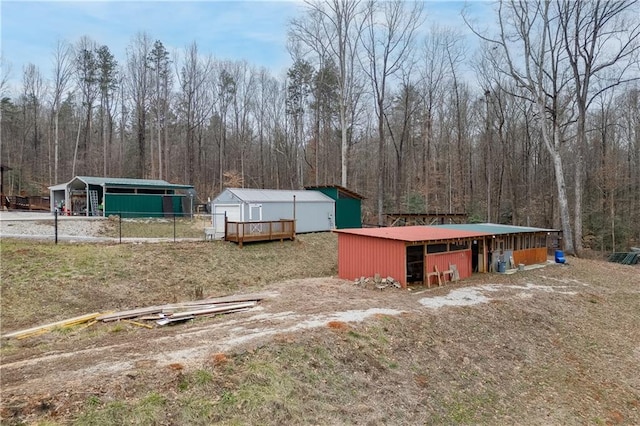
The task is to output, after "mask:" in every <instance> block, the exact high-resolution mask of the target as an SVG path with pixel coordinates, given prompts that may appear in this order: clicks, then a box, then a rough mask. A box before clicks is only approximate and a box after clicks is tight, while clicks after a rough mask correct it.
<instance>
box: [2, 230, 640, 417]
mask: <svg viewBox="0 0 640 426" xmlns="http://www.w3.org/2000/svg"><path fill="white" fill-rule="evenodd" d="M208 244H209V245H207V244H205V243H202V244H194V245H193V246H192V245H190V244H186V245H180V246H176V245H172V244H166V245H165V244H163V245H153V247H148V246H129V247H126V246H125V247H120V246H95V247H94V246H93V245H87V246H70V245H69V246H66V247H65V248H66V249H67V259H66V260H60V259H58V256H59V255H60V254H61V251H62V250H60V251H59V249H57V248H55V247H53V246H48V245H43V246H39V245H29V244H25V243H15V242H12V243H10V245H9V247H8V250H9V259H10V261H11V262H13V266H16V265H17V263H16V262H17V259H23V258H25V256H26V258H27V259H28V263H39V264H40V267H37V266H28V267H27V268H26V270H25V273H26V275H27V276H22V275H19V274H18V275H16V274H11V275H9V281H5V279H4V278H5V273H7V266H6V264H5V262H4V255H5V249H6V247H5V246H4V241H3V248H2V250H3V265H2V273H3V282H2V289H3V300H2V308H3V312H2V319H3V323H4V322H5V320H6V321H10V322H13V324H14V325H15V324H24V325H32V324H33V321H34V319H37V318H39V317H38V316H37V315H33V316H31V317H30V318H31V319H30V320H29V321H27V320H23V319H21V318H20V314H19V312H18V311H17V310H15V309H13V307H12V306H10V302H5V300H4V292H5V285H8V286H9V287H10V288H9V289H8V291H9V294H10V295H11V297H13V299H12V300H13V301H15V300H17V299H16V298H18V297H20V295H21V294H22V295H24V297H25V302H20V301H18V302H17V303H22V305H21V309H24V310H26V311H28V312H32V311H35V310H33V308H31V307H30V304H31V303H35V304H37V307H38V308H39V309H45V306H46V304H47V303H52V304H53V306H55V307H56V308H57V309H61V310H63V311H64V312H63V313H62V314H61V315H60V316H62V317H66V316H70V315H68V313H69V312H74V311H73V309H70V306H73V307H76V306H77V307H78V308H80V307H81V303H80V301H82V303H84V304H85V305H87V306H89V307H91V309H89V310H92V309H94V308H97V307H102V308H103V307H105V306H107V305H113V304H118V303H120V304H121V305H122V306H129V305H127V304H126V303H125V301H129V302H130V301H133V304H135V305H142V304H148V303H155V302H156V301H158V299H160V298H164V299H163V301H167V300H166V299H171V298H174V297H175V298H178V299H182V298H185V299H186V298H189V296H190V288H192V287H191V285H202V286H204V287H205V289H206V291H205V293H216V294H221V293H224V292H227V291H230V290H233V289H240V290H247V291H248V290H254V289H269V290H274V291H277V292H279V293H280V294H281V296H280V297H278V298H275V299H273V300H272V301H269V302H268V303H265V309H266V311H265V312H271V313H273V314H283V313H285V312H290V311H293V312H295V313H296V314H297V315H302V314H303V313H304V314H307V315H308V316H307V317H302V316H301V318H316V317H317V315H319V314H321V313H322V312H339V311H352V310H354V309H366V308H372V307H393V308H395V309H403V310H404V311H405V312H404V313H403V314H401V315H397V316H392V315H387V314H376V315H373V316H371V317H370V318H369V319H368V320H366V321H364V322H349V323H346V322H344V321H342V320H337V319H333V317H331V318H332V319H331V320H330V321H327V322H326V327H325V326H321V327H316V328H311V329H304V330H299V331H291V330H285V331H283V332H281V333H277V334H275V335H273V336H272V337H271V338H269V339H262V340H258V341H256V342H255V343H254V344H250V345H245V346H240V347H237V348H236V349H233V350H224V352H221V351H220V350H219V349H214V348H213V347H214V345H215V343H216V341H215V339H214V336H215V337H220V336H219V335H218V334H216V332H215V330H216V328H217V327H222V325H224V324H225V323H224V321H226V320H225V319H211V320H207V321H209V322H207V323H204V324H198V323H196V324H193V325H182V326H176V327H173V328H171V329H162V331H161V330H153V332H152V331H149V330H143V329H140V328H137V327H132V328H126V329H122V330H121V331H120V332H118V333H109V334H98V335H95V336H94V335H91V334H90V333H91V331H90V330H91V329H87V330H83V331H80V332H75V331H74V332H73V333H72V334H69V335H60V334H53V335H52V336H49V337H39V338H37V339H35V340H33V341H31V342H27V341H25V342H23V343H20V344H14V345H9V346H8V347H6V348H4V349H3V351H4V354H5V355H7V356H6V357H3V359H4V360H5V361H4V362H6V360H7V359H8V360H9V361H10V362H12V363H17V364H19V363H20V362H25V363H26V366H25V367H24V368H20V367H15V368H13V369H11V370H10V371H8V373H9V374H6V373H7V371H4V373H5V374H3V381H5V382H4V384H6V385H8V387H9V388H10V389H11V391H9V392H8V393H7V391H3V402H2V403H1V404H0V416H1V418H2V420H3V424H4V423H7V424H19V423H20V422H21V421H25V422H28V423H37V422H38V421H41V422H49V424H68V423H75V424H101V425H102V424H104V425H118V424H125V423H135V424H268V425H281V424H485V425H512V424H531V425H538V424H629V425H631V424H640V376H639V375H638V374H637V370H638V365H640V315H638V313H639V312H640V267H631V266H624V265H617V264H611V263H606V262H600V261H593V260H580V259H570V260H569V263H570V265H569V266H566V267H560V266H552V267H547V268H544V269H538V270H531V271H525V272H522V273H517V274H514V275H477V276H474V277H472V278H471V279H469V280H465V281H461V282H459V283H456V284H454V285H448V286H445V287H442V288H433V289H431V290H429V291H427V292H425V293H422V294H420V295H415V294H412V292H406V291H400V290H388V291H386V290H385V291H383V292H380V291H377V290H376V291H373V290H366V289H362V288H359V287H357V286H354V285H352V284H351V283H347V282H341V283H335V284H326V285H321V284H322V280H320V279H315V280H310V279H307V280H295V281H292V282H284V283H283V282H280V281H282V280H283V279H284V278H290V277H292V276H299V277H304V276H309V275H313V274H324V275H330V274H333V273H335V236H331V235H315V236H314V235H309V236H303V237H301V238H300V241H299V242H296V243H285V244H282V245H281V244H280V243H275V244H273V243H272V244H261V245H253V246H251V245H249V246H246V247H245V248H244V249H242V250H240V249H237V247H235V246H232V245H225V244H218V245H216V244H213V245H211V244H210V243H208ZM214 248H215V249H214ZM147 251H149V252H148V253H145V252H147ZM201 251H204V253H201ZM214 251H215V254H214ZM97 253H100V254H97ZM114 253H117V254H114ZM212 256H213V257H215V259H216V260H212ZM87 257H89V258H91V259H93V260H92V261H91V262H87V261H85V260H84V259H86V258H87ZM123 258H124V260H121V259H123ZM273 259H281V260H279V261H274V260H273ZM113 263H116V264H118V265H119V266H120V267H121V268H122V269H121V272H120V274H122V275H121V276H120V277H118V276H117V275H116V274H115V273H114V272H112V271H111V269H110V268H108V267H106V266H99V265H106V264H113ZM237 263H246V264H244V265H238V264H237ZM273 263H276V264H277V267H275V268H273V269H269V268H267V266H266V265H271V264H273ZM49 264H50V265H53V270H54V271H55V272H56V274H58V275H61V276H62V277H64V278H62V277H57V278H56V277H55V276H54V277H49V276H45V275H42V274H43V272H41V269H42V267H44V266H45V265H49ZM230 264H233V266H232V265H230ZM91 265H98V267H97V268H95V269H96V270H97V271H100V272H99V273H100V274H104V275H108V276H109V277H111V278H112V279H113V280H118V283H117V285H116V284H113V285H111V284H109V285H106V286H104V288H100V289H99V290H100V291H101V293H100V299H101V300H100V301H94V300H91V295H92V294H94V293H89V292H87V291H88V289H89V288H90V287H89V284H82V285H80V286H79V288H80V289H84V292H80V294H79V295H77V296H74V297H77V298H78V302H76V303H77V305H74V304H71V305H67V304H66V302H65V303H62V302H60V301H56V298H60V299H63V300H66V298H70V297H71V296H70V295H69V293H73V289H75V288H76V286H77V284H76V285H75V286H74V283H75V282H76V281H77V280H78V278H80V282H81V283H82V282H83V281H82V279H81V278H82V277H87V276H88V277H89V278H86V282H89V283H90V282H94V285H93V287H96V285H95V281H92V280H95V276H94V273H95V272H91V271H90V270H91ZM258 265H265V266H264V268H266V269H264V270H261V271H260V272H258V271H257V270H256V269H258ZM174 269H175V270H174ZM194 270H198V271H206V276H207V279H201V278H200V276H199V274H198V275H196V274H194V273H193V271H194ZM110 274H113V275H110ZM296 274H298V275H296ZM305 274H306V275H305ZM28 276H32V277H38V278H39V280H30V279H28ZM258 276H259V277H260V279H257V277H258ZM45 277H46V279H47V280H50V282H52V283H54V284H55V285H51V288H46V287H45V286H44V285H42V283H41V281H42V280H44V279H45ZM225 277H228V278H229V277H230V278H229V279H231V280H232V282H233V283H235V284H234V285H231V283H229V282H227V281H224V280H223V279H224V278H225ZM247 277H252V278H250V279H248V278H247ZM185 279H188V280H190V281H189V284H190V285H188V286H185V285H182V284H180V289H181V290H180V292H178V291H176V288H175V286H176V283H181V282H182V281H181V280H185ZM246 281H249V283H246V284H244V285H242V284H241V283H243V282H246ZM139 282H143V283H145V285H144V286H139V287H136V288H135V289H129V287H128V286H136V285H137V284H138V283H139ZM5 283H7V284H5ZM167 283H173V285H167ZM487 284H492V285H494V287H491V291H488V290H484V293H483V294H485V295H486V296H487V297H489V298H490V299H491V301H490V303H483V304H477V305H473V306H466V307H444V308H439V309H429V308H425V307H421V305H420V304H419V303H418V301H419V299H420V298H423V297H427V298H434V297H438V296H446V295H447V294H449V293H450V292H451V291H454V290H463V289H469V288H470V287H471V288H477V289H479V290H478V291H483V290H482V288H483V287H482V286H484V285H487ZM14 286H15V287H20V288H21V289H22V293H19V292H18V293H16V291H15V290H14ZM85 286H86V287H85ZM167 287H169V288H167ZM127 291H128V293H126V294H127V297H126V298H125V297H123V296H122V295H121V294H120V293H121V292H127ZM40 293H42V294H40ZM150 293H153V294H150ZM41 299H42V300H45V302H42V301H40V300H41ZM169 301H170V300H169ZM27 302H28V303H27ZM5 307H6V308H7V310H8V311H7V312H5ZM45 310H46V309H45ZM83 312H84V311H83ZM229 321H231V320H229ZM253 326H255V327H257V326H258V325H257V324H256V325H253ZM263 326H264V327H266V328H269V329H271V328H277V324H276V323H275V322H274V323H267V324H264V325H263ZM3 329H4V324H3ZM190 330H193V331H194V332H197V333H203V332H204V331H207V332H209V333H210V334H195V336H198V337H197V339H204V340H205V344H206V345H211V346H212V349H211V351H210V352H208V353H206V354H205V355H203V356H202V357H201V358H198V359H185V360H184V362H182V361H181V362H179V363H175V362H167V363H166V364H163V363H162V362H161V361H160V362H157V361H155V360H154V359H149V360H144V362H143V361H139V362H136V364H135V368H134V369H133V370H130V371H126V372H124V373H121V374H108V375H101V376H100V375H97V374H96V375H95V377H93V378H91V379H90V380H83V381H80V382H75V381H73V380H72V379H68V380H65V379H66V378H65V377H59V386H56V382H51V381H50V380H49V379H46V380H49V382H48V383H42V382H38V379H37V378H38V377H39V376H42V377H51V374H54V373H52V372H51V371H50V370H51V368H52V366H55V365H56V364H54V363H50V364H44V365H43V366H41V367H39V364H35V365H33V366H32V367H29V364H28V363H29V360H31V359H38V358H37V357H41V359H43V362H44V361H46V359H47V358H53V357H54V354H60V353H64V352H65V351H67V352H69V351H71V352H72V353H73V354H74V357H73V358H70V359H73V362H74V363H78V364H81V363H85V364H86V365H89V366H91V365H92V364H93V363H95V362H96V361H98V359H95V357H104V358H105V359H106V360H111V359H112V360H113V363H114V365H116V364H118V363H119V362H121V360H122V359H123V358H125V359H126V357H127V354H128V353H129V354H130V356H133V354H134V353H137V352H142V351H143V349H142V346H145V345H146V344H149V345H157V343H158V342H159V341H162V342H163V343H162V344H161V345H157V351H160V352H162V353H164V351H165V350H168V348H167V345H169V341H174V340H178V341H179V343H177V345H178V346H187V345H189V344H194V342H193V341H192V340H180V338H181V336H182V335H183V334H184V333H187V332H189V331H190ZM153 336H155V337H153ZM163 339H165V340H163ZM166 339H171V340H166ZM207 339H210V340H207ZM128 345H131V346H130V347H129V346H128ZM94 347H97V348H103V349H102V350H101V351H99V352H98V351H95V350H94V351H90V348H94ZM111 347H114V348H115V347H118V348H121V352H114V353H111V352H109V351H110V349H109V348H111ZM154 347H155V346H154ZM74 351H77V352H74ZM102 351H104V352H102ZM122 351H124V352H122ZM127 351H129V352H127ZM83 352H91V355H83ZM153 353H154V349H153V347H152V348H151V349H149V350H148V352H145V354H146V355H145V356H147V355H151V354H153ZM100 361H103V362H104V359H100ZM63 362H65V360H64V359H62V360H61V361H60V364H57V365H59V366H62V365H63V364H62V363H63ZM172 365H176V367H175V368H174V367H172ZM178 365H179V366H180V368H178V367H177V366H178ZM38 368H40V370H39V369H38ZM65 368H67V367H65ZM42 369H47V371H43V370H42ZM42 380H45V379H42Z"/></svg>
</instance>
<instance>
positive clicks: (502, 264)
mask: <svg viewBox="0 0 640 426" xmlns="http://www.w3.org/2000/svg"><path fill="white" fill-rule="evenodd" d="M506 270H507V262H505V261H504V260H499V261H498V272H499V273H501V274H504V273H505V272H506Z"/></svg>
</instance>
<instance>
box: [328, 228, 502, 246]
mask: <svg viewBox="0 0 640 426" xmlns="http://www.w3.org/2000/svg"><path fill="white" fill-rule="evenodd" d="M334 232H337V233H340V234H352V235H360V236H364V237H373V238H383V239H387V240H399V241H405V242H409V243H418V242H423V241H443V240H457V239H465V238H475V237H483V236H487V235H491V234H489V233H487V232H482V231H472V230H462V229H460V230H457V229H447V228H443V227H438V226H397V227H395V226H394V227H386V228H361V229H340V230H335V231H334Z"/></svg>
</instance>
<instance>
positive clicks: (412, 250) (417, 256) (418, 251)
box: [406, 245, 424, 284]
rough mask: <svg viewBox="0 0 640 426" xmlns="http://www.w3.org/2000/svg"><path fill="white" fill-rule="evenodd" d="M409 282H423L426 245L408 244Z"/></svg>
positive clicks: (407, 266)
mask: <svg viewBox="0 0 640 426" xmlns="http://www.w3.org/2000/svg"><path fill="white" fill-rule="evenodd" d="M406 259H407V265H406V270H407V283H408V284H409V283H421V282H422V281H423V279H424V245H420V246H407V257H406Z"/></svg>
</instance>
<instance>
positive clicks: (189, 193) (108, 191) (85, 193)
mask: <svg viewBox="0 0 640 426" xmlns="http://www.w3.org/2000/svg"><path fill="white" fill-rule="evenodd" d="M49 191H50V194H51V196H50V200H51V211H53V210H54V209H56V208H58V209H59V210H60V211H61V212H63V213H67V214H70V215H79V216H103V215H104V216H109V215H120V216H122V217H162V216H173V215H184V214H190V213H191V212H192V206H193V202H194V200H193V197H194V192H193V186H191V185H176V184H172V183H169V182H167V181H164V180H151V179H128V178H104V177H93V176H76V177H75V178H73V179H71V181H69V182H67V183H63V184H59V185H54V186H51V187H49Z"/></svg>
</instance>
